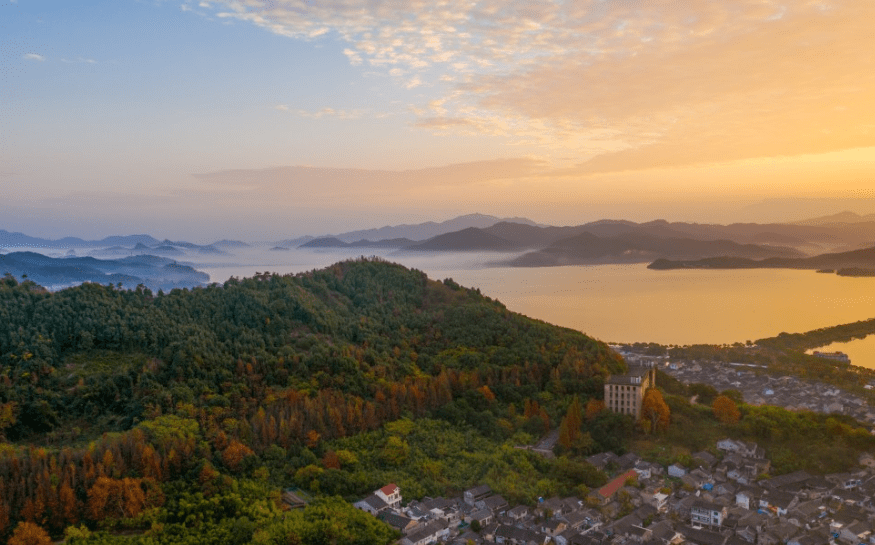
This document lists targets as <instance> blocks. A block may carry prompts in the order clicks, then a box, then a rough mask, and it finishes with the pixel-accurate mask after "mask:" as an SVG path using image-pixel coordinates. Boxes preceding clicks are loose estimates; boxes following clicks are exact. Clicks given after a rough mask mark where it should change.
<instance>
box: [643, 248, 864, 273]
mask: <svg viewBox="0 0 875 545" xmlns="http://www.w3.org/2000/svg"><path fill="white" fill-rule="evenodd" d="M854 267H860V268H873V267H875V248H866V249H864V250H854V251H852V252H837V253H826V254H821V255H818V256H814V257H806V258H795V259H793V258H779V257H773V258H768V259H761V260H753V259H745V258H740V257H727V256H720V257H713V258H706V259H699V260H693V261H684V260H669V259H659V260H656V261H654V262H653V263H651V264H650V265H648V268H650V269H657V270H668V269H843V268H854Z"/></svg>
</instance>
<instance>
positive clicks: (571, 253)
mask: <svg viewBox="0 0 875 545" xmlns="http://www.w3.org/2000/svg"><path fill="white" fill-rule="evenodd" d="M723 255H732V256H738V257H749V258H764V257H774V256H782V257H787V256H792V257H797V256H801V255H802V254H801V253H800V252H799V251H797V250H794V249H792V248H784V247H769V246H757V245H754V244H739V243H737V242H733V241H731V240H695V239H690V238H662V237H654V236H648V235H642V234H640V233H624V234H621V235H617V236H611V237H600V236H596V235H594V234H592V233H590V232H585V233H581V234H580V235H576V236H573V237H570V238H566V239H561V240H558V241H556V242H554V243H553V244H551V245H550V246H548V247H547V248H544V249H541V250H538V251H535V252H529V253H527V254H524V255H521V256H519V257H517V258H515V259H512V260H509V261H508V262H506V264H507V265H511V266H517V267H549V266H557V265H586V264H599V263H644V262H647V261H653V260H654V259H657V258H659V257H672V258H674V259H700V258H702V257H714V256H723ZM681 256H688V257H681ZM690 256H692V257H690Z"/></svg>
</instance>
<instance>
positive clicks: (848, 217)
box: [790, 210, 875, 225]
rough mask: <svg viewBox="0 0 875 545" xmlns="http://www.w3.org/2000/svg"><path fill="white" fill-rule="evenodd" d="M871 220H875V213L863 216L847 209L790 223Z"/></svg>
mask: <svg viewBox="0 0 875 545" xmlns="http://www.w3.org/2000/svg"><path fill="white" fill-rule="evenodd" d="M869 221H875V214H866V215H865V216H861V215H860V214H856V213H854V212H851V211H849V210H845V211H844V212H839V213H838V214H832V215H829V216H820V217H818V218H811V219H807V220H802V221H795V222H793V223H791V224H790V225H833V224H836V223H863V222H869Z"/></svg>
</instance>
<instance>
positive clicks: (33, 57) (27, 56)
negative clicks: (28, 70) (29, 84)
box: [24, 53, 46, 62]
mask: <svg viewBox="0 0 875 545" xmlns="http://www.w3.org/2000/svg"><path fill="white" fill-rule="evenodd" d="M24 58H25V59H27V60H29V61H39V62H43V61H45V60H46V58H45V57H43V56H42V55H40V54H37V53H25V55H24Z"/></svg>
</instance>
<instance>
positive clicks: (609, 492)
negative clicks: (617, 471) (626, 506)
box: [599, 469, 638, 498]
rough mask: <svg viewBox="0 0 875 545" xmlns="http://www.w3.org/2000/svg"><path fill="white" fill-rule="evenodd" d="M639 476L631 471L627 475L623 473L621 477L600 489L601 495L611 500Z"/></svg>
mask: <svg viewBox="0 0 875 545" xmlns="http://www.w3.org/2000/svg"><path fill="white" fill-rule="evenodd" d="M637 476H638V474H637V473H635V470H634V469H630V470H629V471H627V472H626V473H623V474H622V475H620V476H619V477H616V478H615V479H614V480H613V481H611V482H609V483H608V484H606V485H605V486H603V487H601V488H599V494H600V495H601V496H602V497H604V498H610V497H611V496H613V495H614V494H616V493H617V490H619V489H621V488H623V485H625V484H626V481H627V480H629V479H631V478H634V477H637Z"/></svg>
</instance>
